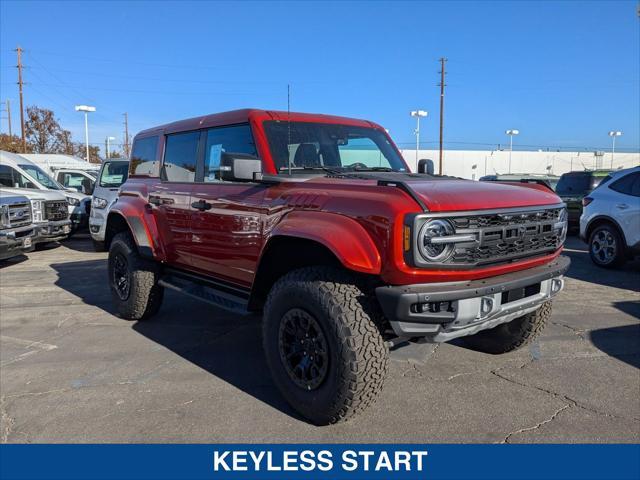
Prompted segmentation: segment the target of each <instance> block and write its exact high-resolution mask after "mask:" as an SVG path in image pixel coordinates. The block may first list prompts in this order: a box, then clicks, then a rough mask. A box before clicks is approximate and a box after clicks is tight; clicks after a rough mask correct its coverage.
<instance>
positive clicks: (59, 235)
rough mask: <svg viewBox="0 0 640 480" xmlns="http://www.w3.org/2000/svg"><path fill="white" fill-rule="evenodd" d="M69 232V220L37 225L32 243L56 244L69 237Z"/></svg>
mask: <svg viewBox="0 0 640 480" xmlns="http://www.w3.org/2000/svg"><path fill="white" fill-rule="evenodd" d="M69 232H71V221H70V220H59V221H57V222H47V223H45V224H43V225H38V226H37V228H36V235H35V238H34V240H33V243H34V244H35V243H43V242H57V241H58V240H63V239H65V238H67V237H68V236H69Z"/></svg>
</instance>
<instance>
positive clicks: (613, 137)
mask: <svg viewBox="0 0 640 480" xmlns="http://www.w3.org/2000/svg"><path fill="white" fill-rule="evenodd" d="M609 136H610V137H611V142H612V143H611V170H613V155H614V154H615V153H616V137H621V136H622V132H620V131H615V130H612V131H611V132H609Z"/></svg>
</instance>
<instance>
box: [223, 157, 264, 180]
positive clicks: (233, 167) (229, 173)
mask: <svg viewBox="0 0 640 480" xmlns="http://www.w3.org/2000/svg"><path fill="white" fill-rule="evenodd" d="M261 173H262V160H260V159H259V158H255V157H253V156H250V155H246V156H244V155H242V154H234V155H226V154H224V155H223V158H222V161H221V164H220V178H221V179H222V180H225V181H228V182H229V181H230V182H252V181H254V180H256V176H259V175H260V174H261Z"/></svg>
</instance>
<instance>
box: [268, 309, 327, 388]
mask: <svg viewBox="0 0 640 480" xmlns="http://www.w3.org/2000/svg"><path fill="white" fill-rule="evenodd" d="M278 348H279V351H280V359H281V360H282V364H283V365H284V367H285V370H286V372H287V374H288V375H289V378H290V379H291V380H292V381H293V382H294V383H295V384H296V385H298V386H299V387H300V388H303V389H305V390H315V389H316V388H318V387H319V386H320V385H321V384H322V382H323V381H324V379H325V378H326V376H327V371H328V369H329V351H328V343H327V339H326V338H325V335H324V333H323V331H322V328H320V325H319V324H318V322H317V321H316V319H315V318H313V316H312V315H310V314H309V313H307V312H306V311H304V310H302V309H300V308H292V309H291V310H289V311H287V312H286V313H285V314H284V316H283V317H282V319H281V321H280V329H279V334H278Z"/></svg>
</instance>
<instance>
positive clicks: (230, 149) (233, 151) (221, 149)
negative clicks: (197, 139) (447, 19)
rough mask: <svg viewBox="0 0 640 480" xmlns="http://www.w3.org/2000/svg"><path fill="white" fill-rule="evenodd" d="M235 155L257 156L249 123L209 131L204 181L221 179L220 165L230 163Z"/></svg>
mask: <svg viewBox="0 0 640 480" xmlns="http://www.w3.org/2000/svg"><path fill="white" fill-rule="evenodd" d="M234 155H241V156H242V157H245V158H246V156H252V157H256V156H257V152H256V145H255V143H254V141H253V135H251V128H250V127H249V125H235V126H232V127H219V128H212V129H210V130H208V131H207V143H206V147H205V156H204V181H205V182H216V181H219V180H220V165H225V164H227V163H229V161H230V159H231V158H233V156H234Z"/></svg>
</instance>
